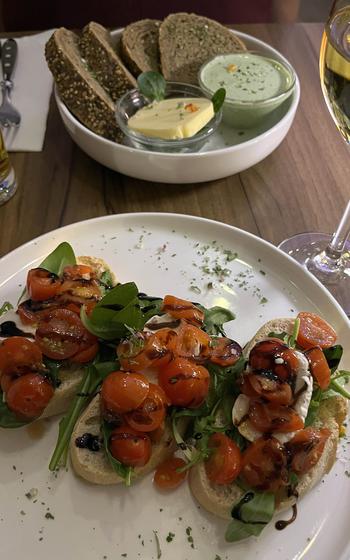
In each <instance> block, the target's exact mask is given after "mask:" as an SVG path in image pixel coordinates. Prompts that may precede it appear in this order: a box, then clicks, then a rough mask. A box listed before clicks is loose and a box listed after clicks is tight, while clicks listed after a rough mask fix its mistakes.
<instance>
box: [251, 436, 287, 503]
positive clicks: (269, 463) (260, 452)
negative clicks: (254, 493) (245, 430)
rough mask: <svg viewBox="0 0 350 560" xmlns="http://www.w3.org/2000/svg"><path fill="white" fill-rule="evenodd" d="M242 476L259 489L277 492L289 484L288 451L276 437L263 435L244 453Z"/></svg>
mask: <svg viewBox="0 0 350 560" xmlns="http://www.w3.org/2000/svg"><path fill="white" fill-rule="evenodd" d="M240 476H241V477H242V479H243V480H244V482H246V483H247V484H248V485H249V486H251V487H252V488H256V489H257V490H262V491H264V490H267V491H270V492H276V491H278V490H279V489H280V488H281V487H283V486H287V484H288V479H289V475H288V470H287V452H286V450H285V448H284V446H283V445H282V444H281V443H280V442H279V441H278V440H277V439H275V438H273V437H269V438H265V437H261V438H259V439H257V440H256V441H254V442H253V443H251V444H250V445H249V446H248V447H247V448H246V449H245V450H244V451H243V453H242V468H241V473H240Z"/></svg>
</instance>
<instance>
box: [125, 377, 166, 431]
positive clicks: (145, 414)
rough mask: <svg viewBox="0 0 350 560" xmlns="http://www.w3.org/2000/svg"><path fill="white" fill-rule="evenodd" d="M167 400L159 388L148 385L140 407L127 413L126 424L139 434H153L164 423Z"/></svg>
mask: <svg viewBox="0 0 350 560" xmlns="http://www.w3.org/2000/svg"><path fill="white" fill-rule="evenodd" d="M167 402H168V399H167V397H166V395H165V393H164V391H163V389H162V388H161V387H159V385H155V384H154V383H150V384H149V391H148V394H147V396H146V398H145V399H144V400H143V401H142V403H141V404H140V406H139V407H138V408H136V409H135V410H132V411H131V412H128V413H127V414H126V415H125V416H124V418H125V420H126V422H127V423H128V424H129V426H131V427H132V428H134V430H138V431H139V432H153V431H154V430H156V429H157V428H159V426H161V424H162V423H163V421H164V418H165V413H166V406H167Z"/></svg>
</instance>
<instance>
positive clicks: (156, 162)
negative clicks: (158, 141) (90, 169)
mask: <svg viewBox="0 0 350 560" xmlns="http://www.w3.org/2000/svg"><path fill="white" fill-rule="evenodd" d="M120 34H121V30H117V31H113V32H112V37H113V40H114V41H115V42H117V40H118V38H119V37H120ZM235 34H236V35H237V36H238V37H240V38H241V39H242V40H243V41H244V43H245V44H246V45H247V47H248V48H249V49H251V50H259V51H261V52H263V53H265V54H266V55H270V56H274V57H276V58H280V59H281V60H282V61H284V62H285V61H286V59H285V58H284V57H283V56H282V55H281V54H280V53H279V52H278V51H276V50H275V49H273V48H272V47H270V46H269V45H268V44H266V43H264V42H263V41H260V40H259V39H256V38H254V37H252V36H251V35H246V34H245V33H240V32H238V31H235ZM287 62H288V61H287ZM55 97H56V102H57V106H58V110H59V112H60V115H61V117H62V120H63V123H64V125H65V127H66V129H67V131H68V133H69V134H70V136H71V138H72V139H73V140H74V142H75V143H76V144H77V145H78V146H79V147H80V148H81V149H82V150H83V151H84V152H86V153H87V154H88V155H89V156H90V157H92V158H93V159H95V160H96V161H98V162H99V163H102V165H105V166H106V167H109V168H110V169H113V170H114V171H118V172H119V173H124V175H129V176H130V177H135V178H137V179H144V180H146V181H155V182H160V183H177V184H179V183H201V182H204V181H214V180H216V179H221V178H222V177H228V176H229V175H234V174H235V173H240V172H241V171H244V170H245V169H248V168H249V167H251V166H252V165H255V164H256V163H258V162H259V161H261V160H263V159H264V158H265V157H266V156H268V155H269V154H271V153H272V152H273V151H274V150H275V149H276V148H277V146H279V144H280V143H281V142H282V140H283V139H284V137H285V136H286V134H287V133H288V131H289V129H290V127H291V124H292V122H293V119H294V116H295V112H296V110H297V107H298V103H299V98H300V84H299V80H298V77H297V76H296V81H295V88H294V91H293V94H292V95H291V96H290V97H289V98H288V99H287V100H286V101H285V102H284V103H283V104H282V105H281V106H280V107H279V108H278V109H276V111H274V112H273V113H271V114H270V115H269V116H268V117H266V120H264V122H263V124H261V125H259V126H257V127H255V128H251V129H249V130H245V131H239V130H235V129H232V128H230V127H228V126H226V125H225V124H222V125H221V126H220V127H219V131H218V132H217V133H215V134H214V135H213V136H212V138H211V139H210V141H208V143H206V144H205V146H203V148H202V149H201V150H200V151H199V152H198V153H190V154H177V153H164V152H154V151H152V152H151V151H146V150H139V149H137V148H132V147H129V146H124V145H122V144H117V143H116V142H112V141H111V140H107V139H106V138H103V137H102V136H98V135H97V134H95V133H94V132H92V131H91V130H89V129H88V128H86V126H84V125H83V124H81V122H79V121H78V120H77V119H76V118H75V117H74V116H73V115H72V113H71V112H70V111H69V109H67V107H66V106H65V105H64V103H63V102H62V101H61V100H60V98H59V95H58V93H57V89H55ZM243 138H244V140H243ZM242 140H243V141H242Z"/></svg>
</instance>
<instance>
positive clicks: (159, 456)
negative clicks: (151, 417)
mask: <svg viewBox="0 0 350 560" xmlns="http://www.w3.org/2000/svg"><path fill="white" fill-rule="evenodd" d="M86 432H87V433H90V434H92V435H94V436H98V437H99V438H101V439H102V433H101V397H100V395H96V397H95V398H94V399H93V400H92V401H91V403H90V404H89V406H88V407H87V409H86V410H85V411H84V412H83V414H82V415H81V417H80V418H79V420H78V422H77V424H76V426H75V428H74V431H73V434H72V438H71V442H70V457H71V461H72V465H73V468H74V470H75V472H76V473H77V474H78V475H79V476H81V477H82V478H84V479H85V480H87V481H89V482H92V483H94V484H119V483H120V482H124V481H123V479H122V478H121V477H120V476H118V474H117V473H116V472H115V471H114V470H113V468H112V467H111V465H110V463H109V461H108V458H107V456H106V454H105V452H104V449H103V448H101V449H100V450H99V451H90V450H89V449H81V448H79V447H77V446H76V444H75V440H76V439H77V437H79V436H82V435H83V434H84V433H86ZM175 449H176V442H175V440H174V438H173V434H172V431H171V426H170V422H169V421H168V420H167V421H166V423H165V430H164V434H163V436H162V438H161V440H160V441H159V442H157V443H153V444H152V455H151V458H150V460H149V461H148V463H147V464H146V465H145V466H144V467H136V468H135V471H134V472H135V474H136V476H137V477H141V476H144V475H146V474H148V473H150V472H152V471H153V470H154V469H155V468H156V467H157V466H158V465H159V464H160V463H161V462H162V461H164V460H165V459H167V457H169V456H170V455H171V454H172V453H173V452H174V451H175Z"/></svg>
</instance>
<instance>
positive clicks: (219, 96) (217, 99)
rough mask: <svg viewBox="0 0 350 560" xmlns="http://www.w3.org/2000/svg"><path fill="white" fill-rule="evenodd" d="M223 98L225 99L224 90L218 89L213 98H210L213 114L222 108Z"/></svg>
mask: <svg viewBox="0 0 350 560" xmlns="http://www.w3.org/2000/svg"><path fill="white" fill-rule="evenodd" d="M225 97H226V90H225V88H219V89H217V90H216V92H215V93H214V95H213V97H212V98H211V102H212V104H213V107H214V113H217V112H218V111H220V109H221V107H222V106H223V103H224V101H225Z"/></svg>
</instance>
